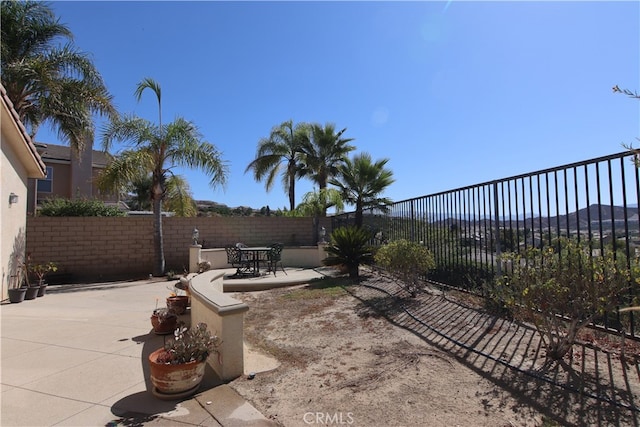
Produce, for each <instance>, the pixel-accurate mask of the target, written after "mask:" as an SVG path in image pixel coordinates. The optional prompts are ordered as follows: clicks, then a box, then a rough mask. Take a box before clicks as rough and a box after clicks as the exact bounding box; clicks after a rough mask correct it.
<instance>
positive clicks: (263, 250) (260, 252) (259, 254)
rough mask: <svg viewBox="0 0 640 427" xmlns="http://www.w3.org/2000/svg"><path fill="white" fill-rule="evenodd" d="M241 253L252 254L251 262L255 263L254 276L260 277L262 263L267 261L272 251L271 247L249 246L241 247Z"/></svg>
mask: <svg viewBox="0 0 640 427" xmlns="http://www.w3.org/2000/svg"><path fill="white" fill-rule="evenodd" d="M238 249H240V252H241V253H242V254H251V257H250V258H249V260H250V261H251V262H252V263H253V274H254V276H259V275H260V261H264V260H266V259H267V255H268V254H269V252H270V251H271V248H270V247H269V246H249V247H240V248H238Z"/></svg>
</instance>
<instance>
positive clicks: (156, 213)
mask: <svg viewBox="0 0 640 427" xmlns="http://www.w3.org/2000/svg"><path fill="white" fill-rule="evenodd" d="M153 248H154V255H155V257H154V263H153V275H154V276H156V277H158V276H163V275H164V243H163V241H162V199H160V198H157V197H156V198H154V199H153Z"/></svg>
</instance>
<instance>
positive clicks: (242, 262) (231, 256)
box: [224, 245, 251, 276]
mask: <svg viewBox="0 0 640 427" xmlns="http://www.w3.org/2000/svg"><path fill="white" fill-rule="evenodd" d="M224 249H225V251H226V252H227V262H228V263H229V264H231V266H232V267H235V268H236V274H235V276H244V275H247V274H250V273H251V261H250V260H249V259H248V258H246V257H243V256H242V255H243V254H242V252H241V251H240V248H238V247H236V246H234V245H227V246H225V248H224Z"/></svg>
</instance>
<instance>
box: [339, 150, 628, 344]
mask: <svg viewBox="0 0 640 427" xmlns="http://www.w3.org/2000/svg"><path fill="white" fill-rule="evenodd" d="M637 162H638V154H637V153H632V152H629V151H626V152H622V153H618V154H613V155H609V156H604V157H599V158H595V159H591V160H586V161H582V162H577V163H572V164H568V165H564V166H559V167H555V168H550V169H545V170H541V171H538V172H533V173H528V174H522V175H518V176H513V177H510V178H505V179H499V180H495V181H490V182H485V183H481V184H476V185H471V186H468V187H463V188H458V189H455V190H450V191H444V192H441V193H436V194H432V195H428V196H422V197H416V198H413V199H409V200H403V201H400V202H396V203H394V204H393V205H392V206H391V208H390V210H389V211H388V212H386V213H382V212H375V211H367V212H365V215H364V225H365V226H366V227H369V228H370V229H371V230H372V232H373V234H374V236H375V238H374V242H373V243H374V244H381V243H384V242H386V241H393V240H397V239H409V240H412V241H416V242H422V243H423V244H424V245H426V246H427V247H428V248H429V249H430V250H431V251H432V253H433V254H434V257H435V259H436V263H437V268H436V270H435V271H434V272H433V273H432V274H430V276H429V279H431V280H434V281H437V282H440V283H442V284H444V285H447V286H452V287H457V288H464V289H466V290H470V291H472V292H478V293H481V292H482V289H483V284H484V283H486V282H488V281H491V280H492V279H493V278H494V277H496V276H498V275H500V274H501V268H500V265H501V264H500V262H499V259H500V254H501V253H502V252H505V251H508V252H522V251H524V250H526V249H527V248H530V247H538V248H540V247H543V246H545V245H551V244H552V242H553V241H554V240H555V239H557V238H559V237H567V238H572V239H578V240H588V241H590V242H591V244H592V247H594V249H596V251H597V250H600V251H601V252H602V253H604V250H605V248H607V250H609V249H612V250H613V252H614V254H620V256H624V257H625V258H624V259H626V262H627V264H628V265H630V263H631V262H632V260H633V259H636V258H637V257H639V256H640V224H639V222H638V218H639V216H640V207H639V206H638V203H639V200H640V179H639V169H638V168H637V167H636V164H637ZM353 219H354V214H353V213H348V214H342V215H337V216H336V217H334V219H333V221H334V223H333V228H334V229H335V228H336V227H339V226H341V225H346V224H349V223H351V222H352V221H353ZM631 300H632V298H631V296H630V298H629V302H631ZM626 316H628V319H625V325H626V327H625V328H627V330H631V334H632V335H636V334H638V333H640V331H636V329H638V328H637V327H635V326H634V319H633V316H632V315H631V314H627V315H626ZM606 319H607V317H605V325H604V326H606V327H612V328H615V327H616V323H618V322H621V321H622V319H620V315H619V314H618V315H616V318H614V319H610V318H609V320H606ZM606 323H611V324H606ZM628 328H630V329H628Z"/></svg>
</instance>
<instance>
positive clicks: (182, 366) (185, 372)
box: [149, 323, 222, 399]
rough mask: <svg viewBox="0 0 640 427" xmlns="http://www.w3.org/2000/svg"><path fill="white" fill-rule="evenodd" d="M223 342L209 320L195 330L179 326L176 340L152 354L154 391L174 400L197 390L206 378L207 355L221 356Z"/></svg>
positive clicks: (150, 360) (150, 364) (170, 341)
mask: <svg viewBox="0 0 640 427" xmlns="http://www.w3.org/2000/svg"><path fill="white" fill-rule="evenodd" d="M221 344H222V341H221V340H220V338H219V337H218V336H217V335H215V334H211V332H210V331H209V330H208V329H207V325H206V324H205V323H198V324H197V325H196V326H195V327H193V328H191V329H189V328H186V327H185V326H184V325H182V324H181V325H179V326H178V328H177V329H176V330H175V331H174V339H172V340H169V341H168V342H167V343H166V344H165V346H164V347H163V348H160V349H158V350H156V351H154V352H153V353H151V354H150V355H149V368H150V369H149V371H150V375H151V383H152V384H153V394H154V395H155V396H157V397H159V398H167V399H172V398H179V397H184V396H188V395H191V394H193V393H195V391H196V390H197V389H198V387H199V386H200V383H201V382H202V378H203V377H204V369H205V364H206V361H207V358H208V357H209V355H211V354H218V355H219V354H220V345H221Z"/></svg>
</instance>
